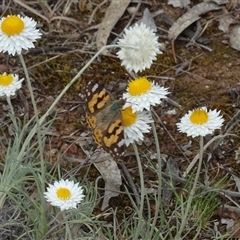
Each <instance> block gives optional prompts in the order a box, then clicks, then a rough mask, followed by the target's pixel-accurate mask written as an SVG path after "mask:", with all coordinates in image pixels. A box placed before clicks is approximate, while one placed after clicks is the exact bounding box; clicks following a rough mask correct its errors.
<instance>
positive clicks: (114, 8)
mask: <svg viewBox="0 0 240 240" xmlns="http://www.w3.org/2000/svg"><path fill="white" fill-rule="evenodd" d="M130 2H131V0H124V1H122V0H112V2H111V4H110V6H109V7H108V9H107V11H106V14H105V16H104V19H103V21H102V22H101V24H100V27H99V29H98V33H97V40H96V44H97V49H98V50H100V49H101V48H102V47H104V46H106V44H107V39H108V37H109V35H110V33H111V31H112V29H113V27H114V26H115V24H116V23H117V21H118V20H119V18H120V17H121V16H122V15H123V13H124V12H125V10H126V8H127V6H128V5H129V3H130ZM102 54H103V55H110V54H109V53H108V51H107V50H105V51H103V52H102Z"/></svg>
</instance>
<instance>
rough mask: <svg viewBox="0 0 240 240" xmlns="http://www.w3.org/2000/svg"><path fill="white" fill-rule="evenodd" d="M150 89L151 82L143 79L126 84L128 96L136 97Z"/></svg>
mask: <svg viewBox="0 0 240 240" xmlns="http://www.w3.org/2000/svg"><path fill="white" fill-rule="evenodd" d="M151 88H152V84H151V82H149V81H148V80H147V78H145V77H140V78H136V79H135V80H133V81H131V82H130V83H129V84H128V92H129V94H130V95H133V96H138V95H141V94H143V93H146V92H147V91H149V90H150V89H151Z"/></svg>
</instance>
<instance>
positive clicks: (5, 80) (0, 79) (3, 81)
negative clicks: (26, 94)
mask: <svg viewBox="0 0 240 240" xmlns="http://www.w3.org/2000/svg"><path fill="white" fill-rule="evenodd" d="M12 81H13V76H12V75H11V74H9V75H0V85H2V86H5V87H6V86H8V85H10V84H11V83H12Z"/></svg>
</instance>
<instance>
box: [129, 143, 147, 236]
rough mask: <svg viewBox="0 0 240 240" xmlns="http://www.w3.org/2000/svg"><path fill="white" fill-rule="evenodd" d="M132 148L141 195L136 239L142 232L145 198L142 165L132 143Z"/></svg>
mask: <svg viewBox="0 0 240 240" xmlns="http://www.w3.org/2000/svg"><path fill="white" fill-rule="evenodd" d="M132 146H133V150H134V152H135V155H136V159H137V164H138V170H139V177H140V186H141V189H140V193H141V199H140V208H139V211H138V217H139V221H138V226H137V230H136V231H135V232H136V234H137V236H135V238H136V239H137V238H138V234H139V233H140V232H141V231H142V228H143V222H142V219H143V205H144V196H145V187H144V177H143V169H142V163H141V159H140V157H139V152H138V148H137V146H136V144H135V143H134V142H133V143H132Z"/></svg>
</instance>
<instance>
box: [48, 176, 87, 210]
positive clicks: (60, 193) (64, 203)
mask: <svg viewBox="0 0 240 240" xmlns="http://www.w3.org/2000/svg"><path fill="white" fill-rule="evenodd" d="M44 195H45V198H46V200H47V201H48V202H50V203H51V205H52V206H56V207H60V209H61V210H62V211H63V210H68V209H70V208H76V206H77V204H78V203H80V202H81V201H82V199H83V198H84V195H83V189H82V187H81V186H78V183H74V182H73V181H69V180H63V179H61V180H60V181H55V182H54V184H53V185H52V184H49V187H48V188H47V191H46V192H45V193H44Z"/></svg>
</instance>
